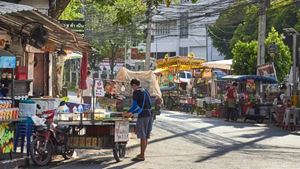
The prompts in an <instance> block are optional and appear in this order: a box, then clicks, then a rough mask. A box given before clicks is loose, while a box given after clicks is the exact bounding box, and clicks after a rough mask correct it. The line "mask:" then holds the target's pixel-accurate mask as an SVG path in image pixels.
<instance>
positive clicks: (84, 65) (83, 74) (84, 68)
mask: <svg viewBox="0 0 300 169" xmlns="http://www.w3.org/2000/svg"><path fill="white" fill-rule="evenodd" d="M87 73H88V53H87V52H83V53H82V59H81V66H80V81H79V89H87V84H86V79H87Z"/></svg>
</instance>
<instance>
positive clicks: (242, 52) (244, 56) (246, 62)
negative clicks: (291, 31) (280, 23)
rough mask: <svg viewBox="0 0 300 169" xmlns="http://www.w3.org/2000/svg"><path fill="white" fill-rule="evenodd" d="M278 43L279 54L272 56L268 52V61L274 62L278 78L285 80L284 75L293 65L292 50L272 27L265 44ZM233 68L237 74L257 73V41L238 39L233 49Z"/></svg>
mask: <svg viewBox="0 0 300 169" xmlns="http://www.w3.org/2000/svg"><path fill="white" fill-rule="evenodd" d="M270 44H276V45H277V47H278V54H277V55H276V56H275V58H271V57H270V56H269V55H268V54H266V63H268V62H274V65H275V69H276V73H277V78H278V80H279V81H283V80H284V77H285V76H286V75H287V74H288V73H289V70H290V67H291V63H292V61H291V52H290V50H289V48H288V46H287V45H285V44H284V42H283V39H282V37H281V36H280V34H279V33H278V32H277V31H276V29H275V28H272V29H271V32H269V33H268V37H267V39H266V41H265V45H266V46H269V45H270ZM232 54H233V65H232V67H233V70H234V73H235V74H250V75H254V74H256V68H257V66H256V65H257V41H255V40H253V41H251V42H241V41H238V42H237V43H236V44H235V46H234V48H233V50H232Z"/></svg>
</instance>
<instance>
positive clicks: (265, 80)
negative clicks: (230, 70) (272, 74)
mask: <svg viewBox="0 0 300 169" xmlns="http://www.w3.org/2000/svg"><path fill="white" fill-rule="evenodd" d="M221 79H222V80H233V81H237V82H243V81H247V80H254V81H259V82H262V83H269V84H275V83H277V80H275V79H273V78H269V77H265V76H257V75H228V76H224V77H222V78H221Z"/></svg>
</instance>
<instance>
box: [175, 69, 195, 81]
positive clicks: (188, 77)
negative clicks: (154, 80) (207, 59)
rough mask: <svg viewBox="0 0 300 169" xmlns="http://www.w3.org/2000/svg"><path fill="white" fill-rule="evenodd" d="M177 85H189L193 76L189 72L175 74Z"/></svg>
mask: <svg viewBox="0 0 300 169" xmlns="http://www.w3.org/2000/svg"><path fill="white" fill-rule="evenodd" d="M177 77H178V83H190V81H191V79H192V77H193V75H192V73H191V72H188V71H182V72H179V73H178V74H177Z"/></svg>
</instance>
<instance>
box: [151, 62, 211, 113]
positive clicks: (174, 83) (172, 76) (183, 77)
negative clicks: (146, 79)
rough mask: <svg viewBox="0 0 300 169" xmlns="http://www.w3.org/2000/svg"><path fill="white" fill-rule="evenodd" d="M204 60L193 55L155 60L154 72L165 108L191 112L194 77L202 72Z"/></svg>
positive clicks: (193, 99)
mask: <svg viewBox="0 0 300 169" xmlns="http://www.w3.org/2000/svg"><path fill="white" fill-rule="evenodd" d="M204 62H205V61H204V60H202V59H196V58H194V57H193V56H177V57H165V58H164V59H160V60H158V61H157V63H156V64H157V69H156V70H155V71H154V72H158V73H156V74H157V76H158V79H159V82H160V87H161V90H162V95H163V98H164V105H165V107H166V108H167V109H173V110H175V109H176V110H180V111H184V112H193V110H194V105H195V98H194V97H193V85H194V79H195V77H197V76H198V75H201V74H202V71H203V70H202V68H203V66H202V64H203V63H204ZM178 98H179V99H178Z"/></svg>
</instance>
